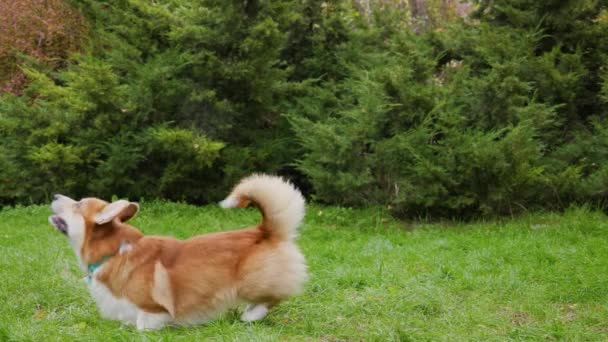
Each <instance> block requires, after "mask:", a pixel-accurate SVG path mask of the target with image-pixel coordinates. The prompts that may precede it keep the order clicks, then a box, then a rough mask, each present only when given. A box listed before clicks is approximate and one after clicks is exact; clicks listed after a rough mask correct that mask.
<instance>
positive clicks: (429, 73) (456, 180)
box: [0, 0, 608, 216]
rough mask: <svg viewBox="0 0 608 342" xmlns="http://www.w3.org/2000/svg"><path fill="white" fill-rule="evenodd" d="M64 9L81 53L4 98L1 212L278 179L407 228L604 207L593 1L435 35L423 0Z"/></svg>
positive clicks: (135, 3) (508, 6)
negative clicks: (418, 0)
mask: <svg viewBox="0 0 608 342" xmlns="http://www.w3.org/2000/svg"><path fill="white" fill-rule="evenodd" d="M72 3H73V4H74V5H75V6H76V7H77V8H79V9H80V11H81V12H82V13H83V14H84V15H85V16H86V17H87V18H88V20H89V22H90V24H89V26H90V27H91V30H90V37H89V38H88V41H87V44H85V47H84V48H83V50H82V51H81V52H80V53H78V54H75V55H73V56H71V57H70V58H69V59H68V60H66V62H65V63H64V64H65V65H66V67H65V68H63V69H61V70H59V71H53V70H49V69H48V68H46V69H45V68H43V67H40V66H39V64H37V63H36V62H35V61H28V62H26V63H25V64H24V65H22V68H23V70H25V72H26V74H27V76H28V78H29V80H30V81H31V85H30V86H29V87H28V88H27V89H26V90H25V93H24V94H23V96H20V97H15V96H9V95H4V96H2V97H1V98H0V134H2V136H3V137H5V138H4V139H3V140H2V141H0V152H1V153H0V203H16V202H26V203H27V202H40V201H44V200H46V199H48V197H49V196H50V194H52V193H53V192H64V193H67V194H71V195H74V196H77V197H78V196H81V195H91V194H94V195H97V196H103V197H109V196H112V195H119V196H129V197H131V198H133V197H154V198H156V197H160V198H168V199H172V200H184V201H189V202H195V203H206V202H209V201H213V200H217V199H219V198H220V197H221V196H222V195H223V194H224V192H225V190H226V189H227V188H228V187H229V186H231V185H232V184H233V183H234V182H235V181H236V180H237V179H238V178H240V177H241V176H243V175H245V174H248V173H250V172H274V173H280V174H283V175H287V176H289V177H290V178H292V179H293V180H294V181H295V182H296V183H297V184H298V185H300V186H301V187H302V188H304V190H305V191H306V192H309V193H310V195H312V197H313V198H315V199H316V200H318V201H321V202H326V203H336V204H342V205H367V204H374V205H375V204H381V205H387V206H390V207H391V208H393V210H394V213H396V214H398V215H404V216H419V215H422V216H427V215H440V216H474V215H478V214H507V213H508V214H513V213H516V212H520V211H525V210H529V209H532V208H540V207H543V208H551V209H563V208H566V207H567V206H568V205H570V204H571V203H573V202H575V203H579V202H588V201H591V202H593V203H597V204H601V205H605V204H606V196H607V194H608V190H607V189H608V186H607V184H608V176H607V175H608V170H607V169H606V167H605V165H608V153H607V152H606V151H607V149H606V147H607V146H606V144H607V143H606V141H607V140H606V138H607V137H608V133H607V132H608V121H606V114H607V113H608V71H607V70H608V69H607V68H608V64H607V63H608V36H607V35H606V34H605V32H608V14H607V9H606V6H605V4H604V3H603V2H601V1H593V0H585V1H545V2H538V1H532V0H496V1H486V0H479V1H477V2H476V3H477V7H476V8H477V9H476V11H475V13H473V15H472V17H471V18H467V19H462V20H459V19H452V20H451V21H449V22H445V23H443V25H441V24H440V23H439V22H437V19H436V18H440V17H446V18H447V17H450V16H451V15H452V14H453V13H456V8H452V9H450V7H449V6H448V7H445V6H443V5H442V4H448V2H443V1H442V2H440V1H430V2H427V3H426V4H425V6H422V7H417V10H416V11H417V12H419V13H418V15H423V14H424V13H423V12H425V11H426V13H427V14H428V15H430V18H431V19H429V20H430V22H429V23H427V24H429V25H426V24H424V23H423V22H421V21H425V20H426V19H424V18H422V17H421V18H408V17H407V16H408V15H409V14H408V13H409V12H411V10H413V9H412V8H407V7H403V6H401V7H400V6H399V5H398V3H387V5H386V6H376V7H373V6H372V7H369V8H366V7H365V6H363V3H353V2H351V1H342V0H339V1H331V2H327V1H320V0H306V1H294V0H280V1H272V2H259V1H247V2H225V1H217V0H197V1H185V0H162V1H156V2H149V1H143V0H129V1H119V0H115V1H105V2H100V1H97V0H73V1H72ZM410 4H411V3H410ZM450 4H452V5H454V3H452V2H450ZM452 5H450V6H452ZM357 6H359V7H357ZM362 6H363V7H362ZM442 6H443V7H442ZM446 6H447V5H446ZM450 13H452V14H450ZM433 18H435V19H433ZM410 19H412V20H410ZM427 19H428V18H427ZM411 25H414V26H415V27H414V28H412V26H411Z"/></svg>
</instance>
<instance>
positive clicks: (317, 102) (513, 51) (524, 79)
mask: <svg viewBox="0 0 608 342" xmlns="http://www.w3.org/2000/svg"><path fill="white" fill-rule="evenodd" d="M509 3H511V2H509ZM513 3H516V2H513ZM593 5H594V6H595V7H594V8H593V10H592V9H590V8H588V7H585V9H584V12H585V13H584V15H583V14H581V15H580V16H578V14H577V18H579V19H580V23H579V24H580V25H581V27H584V28H587V29H589V30H590V31H591V32H597V29H598V26H601V25H604V23H600V22H599V21H598V20H597V17H596V16H597V15H599V13H600V10H599V9H600V8H601V6H600V5H599V4H598V3H596V2H594V3H593ZM493 6H494V5H492V4H484V5H483V6H481V9H480V11H481V13H482V14H481V18H482V21H481V22H473V23H460V24H455V25H451V26H449V27H447V28H446V29H444V30H439V31H436V32H429V33H427V34H425V35H419V36H416V35H413V34H411V33H410V32H408V31H392V30H387V29H386V27H385V26H384V25H386V24H385V23H382V24H374V23H372V24H370V25H369V26H364V25H359V26H356V27H355V28H354V29H352V28H351V30H350V31H349V32H348V34H349V36H348V37H349V38H348V39H347V41H348V44H342V45H341V46H340V48H339V49H335V50H334V51H335V54H336V55H337V58H336V60H337V63H338V65H339V66H338V67H337V68H338V69H340V68H344V69H346V70H348V72H347V73H346V76H345V77H343V78H342V79H339V80H338V81H337V82H332V81H330V80H325V79H324V80H322V81H321V82H318V83H314V84H312V86H311V88H313V87H314V88H317V87H319V86H320V87H321V88H323V90H322V91H319V90H318V89H314V90H309V92H308V93H305V94H303V95H302V96H301V97H300V98H299V99H298V104H299V107H296V110H294V113H293V114H291V116H290V117H291V118H292V120H291V121H292V123H293V126H294V129H295V131H296V133H297V135H298V137H299V139H300V141H301V144H302V146H303V147H304V151H305V154H304V157H303V158H302V160H301V161H300V162H299V164H298V165H299V167H300V169H301V170H302V172H303V173H304V174H306V175H307V176H308V177H310V180H311V183H312V185H313V187H314V193H315V196H316V198H317V199H318V200H321V201H325V202H328V203H341V204H346V205H365V204H371V203H382V204H386V205H389V206H391V207H392V208H393V210H394V212H395V213H396V214H399V215H406V216H412V215H415V216H417V215H423V216H426V215H448V216H452V215H457V216H468V215H476V214H479V213H481V214H505V213H511V214H512V213H515V212H520V211H522V210H529V209H531V208H537V207H545V208H547V207H548V208H564V207H565V206H567V205H568V204H569V203H572V202H573V201H576V202H579V201H589V200H591V201H596V202H598V203H604V201H605V199H606V194H607V189H608V187H607V184H608V183H606V178H605V175H606V171H605V169H604V168H603V167H602V165H605V164H606V163H608V155H606V154H605V153H604V151H606V149H605V144H606V143H605V141H606V136H605V132H606V131H605V127H606V126H605V124H604V120H601V119H600V118H599V117H593V116H590V115H589V110H593V111H595V113H598V114H600V113H602V110H604V109H602V108H605V105H603V104H602V102H601V101H602V100H601V96H602V94H601V93H600V92H599V89H600V86H601V84H600V83H598V82H599V81H598V79H597V78H593V77H591V76H590V75H595V74H597V73H598V72H600V71H601V70H602V69H601V68H600V66H599V65H598V64H597V63H595V64H594V63H593V62H591V61H589V59H590V58H596V57H597V56H598V55H600V54H599V53H600V52H601V47H602V46H603V44H605V43H608V41H607V40H606V38H605V37H603V36H602V37H600V36H597V35H591V36H593V39H596V41H594V42H593V43H591V42H580V43H579V44H578V45H576V46H575V45H574V39H571V38H569V37H570V36H569V35H568V34H567V33H566V32H565V31H564V32H562V31H559V32H557V31H555V32H552V33H554V34H555V36H553V38H552V39H557V42H556V43H554V44H552V45H547V44H546V39H547V36H546V34H545V32H546V31H548V30H549V28H545V27H539V26H533V25H531V24H529V23H528V24H526V25H524V24H521V25H519V24H517V23H514V22H508V23H504V21H505V20H506V19H505V20H503V19H500V20H499V19H497V17H495V16H493V15H491V14H492V13H495V12H493V11H499V10H500V9H501V8H499V7H500V5H498V4H497V5H496V7H493ZM514 6H515V5H514ZM590 6H591V5H590ZM583 7H584V6H583ZM521 8H528V9H529V11H530V12H533V13H528V14H529V15H533V16H534V15H537V14H536V12H534V11H536V10H537V8H536V7H534V6H530V7H525V6H523V7H521ZM577 8H578V7H577ZM561 10H563V9H561V8H560V11H561ZM522 11H523V10H522ZM588 11H591V13H592V14H589V12H588ZM551 13H552V12H550V11H549V12H546V13H545V14H546V15H547V16H550V15H551ZM559 13H561V12H559ZM559 13H558V14H559ZM520 14H522V15H523V14H524V13H523V12H521V13H520ZM537 19H538V20H537V21H536V23H537V24H538V23H541V22H542V20H541V18H540V17H538V18H537ZM549 22H550V23H554V24H555V21H549ZM389 27H391V25H390V24H389ZM551 27H552V26H551ZM361 32H365V33H366V35H362V34H361ZM370 32H372V33H373V32H375V34H376V35H375V36H374V35H373V34H372V35H370ZM558 33H559V34H558ZM561 34H563V36H562V35H561ZM582 34H583V33H581V35H582ZM362 37H364V38H362ZM589 37H590V36H589ZM589 37H587V38H589ZM365 39H370V41H366V40H365ZM580 39H583V38H580ZM379 42H383V43H384V44H382V45H381V47H377V46H376V47H375V48H373V49H370V47H373V46H374V43H375V44H378V43H379ZM584 44H594V51H593V53H592V54H588V53H583V51H585V50H582V49H583V48H582V46H583V45H584ZM598 50H600V51H598ZM601 56H603V57H602V58H606V57H607V56H608V54H603V55H601ZM593 68H595V69H593ZM604 87H605V85H604ZM319 94H321V96H319ZM315 112H321V113H324V114H317V113H315ZM591 113H593V112H591ZM301 114H304V115H301Z"/></svg>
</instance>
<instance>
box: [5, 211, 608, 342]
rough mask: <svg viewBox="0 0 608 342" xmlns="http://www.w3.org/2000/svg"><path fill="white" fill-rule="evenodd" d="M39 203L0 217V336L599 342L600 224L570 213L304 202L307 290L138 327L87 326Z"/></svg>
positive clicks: (211, 224)
mask: <svg viewBox="0 0 608 342" xmlns="http://www.w3.org/2000/svg"><path fill="white" fill-rule="evenodd" d="M48 214H49V210H48V208H47V207H42V206H32V207H26V208H16V209H6V208H5V209H4V210H2V211H0V252H1V253H0V303H2V305H0V341H2V340H18V341H21V340H31V341H58V340H62V341H63V340H79V341H111V340H118V341H122V340H124V341H131V340H134V341H140V340H141V341H150V340H151V341H157V340H166V341H174V340H183V341H200V340H230V341H231V340H241V341H261V340H263V341H267V340H289V341H292V340H305V341H317V340H319V341H337V340H347V341H358V340H363V341H375V340H377V341H386V340H394V341H408V340H411V341H421V340H454V341H462V340H505V339H514V340H522V339H531V340H545V339H547V340H608V218H607V217H606V216H604V215H603V214H601V213H597V212H592V211H588V210H584V209H573V210H570V211H568V212H566V213H565V214H553V213H548V214H534V215H528V216H523V217H519V218H517V219H514V220H508V219H504V220H500V221H496V220H495V221H490V222H476V223H472V224H455V223H441V224H440V223H437V224H412V223H402V222H396V221H393V220H392V219H391V218H390V217H389V216H387V215H386V214H385V213H383V212H382V211H380V210H377V209H366V210H351V209H344V208H326V207H318V206H313V207H311V208H309V210H308V213H307V217H306V223H305V224H304V226H303V227H302V228H301V236H300V239H299V244H300V246H301V247H302V250H303V251H304V254H305V255H306V257H307V259H308V262H309V266H310V274H311V279H310V281H309V283H308V284H307V286H306V291H305V292H304V293H303V294H302V295H300V296H297V297H294V298H292V299H291V300H289V301H287V302H284V303H282V304H281V305H279V306H278V307H277V308H275V309H274V311H272V312H271V314H270V315H269V316H268V317H267V318H266V319H264V320H263V321H261V322H257V323H253V324H245V323H242V322H240V321H239V320H238V317H239V314H240V310H233V311H230V312H228V313H227V314H225V315H223V316H221V317H220V318H219V319H217V320H215V321H213V322H211V323H209V324H207V325H205V326H199V327H187V328H168V329H165V330H162V331H160V332H146V333H141V332H138V331H137V330H136V329H135V328H134V327H131V326H123V325H121V324H120V323H118V322H113V321H108V320H104V319H102V318H100V316H99V314H98V313H97V310H96V307H95V306H94V304H93V302H92V300H91V299H90V297H89V295H88V291H87V290H86V288H85V283H84V282H83V281H82V280H81V278H82V277H83V274H81V273H80V271H79V270H78V268H77V265H76V258H75V256H74V255H73V252H72V250H71V249H70V248H69V246H68V244H67V241H66V240H65V237H64V236H63V235H61V234H59V233H57V232H55V231H54V229H53V228H52V227H51V226H50V225H49V224H48V223H47V215H48ZM257 220H258V215H257V212H255V211H254V210H222V209H219V208H217V207H213V206H209V207H195V206H189V205H183V204H173V203H143V204H142V210H141V212H140V214H139V216H138V217H137V218H135V219H134V220H133V221H132V223H134V225H135V226H138V227H140V228H141V229H142V230H143V232H144V233H147V234H165V235H173V236H176V237H179V238H186V237H189V236H192V235H195V234H199V233H204V232H211V231H218V230H227V229H232V228H236V227H243V226H247V225H250V224H253V223H255V222H257Z"/></svg>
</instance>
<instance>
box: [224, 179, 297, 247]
mask: <svg viewBox="0 0 608 342" xmlns="http://www.w3.org/2000/svg"><path fill="white" fill-rule="evenodd" d="M250 204H252V205H254V206H256V207H257V208H258V209H259V210H260V211H261V212H262V216H263V220H262V224H261V225H260V229H262V230H265V231H267V232H268V234H269V235H271V236H276V237H278V238H279V239H281V240H292V239H294V238H295V237H296V235H297V234H296V229H297V228H298V226H299V225H300V223H302V219H303V218H304V210H305V208H304V197H303V196H302V193H301V192H300V190H298V189H297V188H295V187H294V186H293V185H292V184H291V183H289V182H287V181H285V180H284V179H283V178H281V177H277V176H269V175H263V174H254V175H251V176H249V177H247V178H244V179H243V180H241V182H240V183H239V184H237V186H235V187H234V189H233V190H232V192H231V193H230V195H228V197H226V199H225V200H223V201H221V202H220V206H222V208H245V207H247V206H248V205H250Z"/></svg>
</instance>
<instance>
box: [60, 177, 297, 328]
mask: <svg viewBox="0 0 608 342" xmlns="http://www.w3.org/2000/svg"><path fill="white" fill-rule="evenodd" d="M220 205H221V206H222V207H224V208H244V207H247V206H249V205H253V206H255V207H257V208H258V209H259V211H260V212H261V214H262V220H261V223H259V224H257V225H256V226H253V227H250V228H246V229H240V230H233V231H226V232H218V233H209V234H203V235H198V236H195V237H192V238H190V239H187V240H177V239H174V238H171V237H161V236H144V234H142V233H141V232H140V231H139V230H138V229H136V228H135V227H133V226H131V225H129V224H127V223H125V222H126V221H128V220H129V219H130V218H132V217H133V216H134V215H135V214H137V212H138V211H139V205H138V204H137V203H134V202H129V201H126V200H118V201H115V202H112V203H108V202H106V201H103V200H100V199H97V198H83V199H81V200H79V201H76V200H73V199H71V198H69V197H67V196H63V195H55V197H54V200H53V202H52V204H51V209H52V211H53V215H52V216H50V217H49V222H50V223H51V225H53V226H54V227H55V228H57V230H58V231H59V232H61V233H63V234H65V235H66V236H67V239H68V242H69V244H70V245H71V247H72V248H73V249H74V252H75V253H76V257H77V258H78V262H79V264H80V268H81V269H82V270H83V272H86V274H87V278H86V279H87V283H88V288H89V291H90V293H91V295H92V297H93V299H94V301H95V302H96V304H97V306H98V308H99V311H100V313H101V315H102V316H103V317H105V318H108V319H113V320H119V321H121V322H124V323H127V324H133V325H135V327H137V329H138V330H156V329H161V328H163V327H164V326H167V325H192V324H201V323H204V322H206V321H208V320H210V319H213V318H214V317H216V316H217V315H218V314H220V313H222V312H223V311H225V310H227V309H229V308H231V307H234V306H235V305H238V304H240V303H247V304H248V306H247V307H246V309H245V311H244V312H243V314H242V315H241V320H243V321H245V322H250V321H256V320H260V319H262V318H264V317H265V316H266V315H267V313H268V311H269V309H271V308H272V307H273V306H274V305H276V304H277V303H279V302H281V301H282V300H284V299H286V298H288V297H290V296H292V295H294V294H296V293H298V292H300V291H301V290H302V286H303V284H304V282H305V281H306V279H307V266H306V261H305V259H304V256H303V255H302V253H301V252H300V250H299V248H298V247H297V246H296V244H295V242H294V240H295V238H296V235H297V234H296V232H297V228H298V226H299V225H300V224H301V222H302V220H303V218H304V211H305V201H304V197H303V196H302V194H301V193H300V191H299V190H298V189H296V188H295V187H294V186H293V185H292V184H291V183H289V182H287V181H285V180H283V179H282V178H280V177H277V176H269V175H252V176H249V177H247V178H244V179H243V180H241V181H240V183H238V184H237V185H236V186H235V187H234V189H233V190H232V192H231V193H230V195H228V197H226V199H224V200H223V201H222V202H220Z"/></svg>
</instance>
